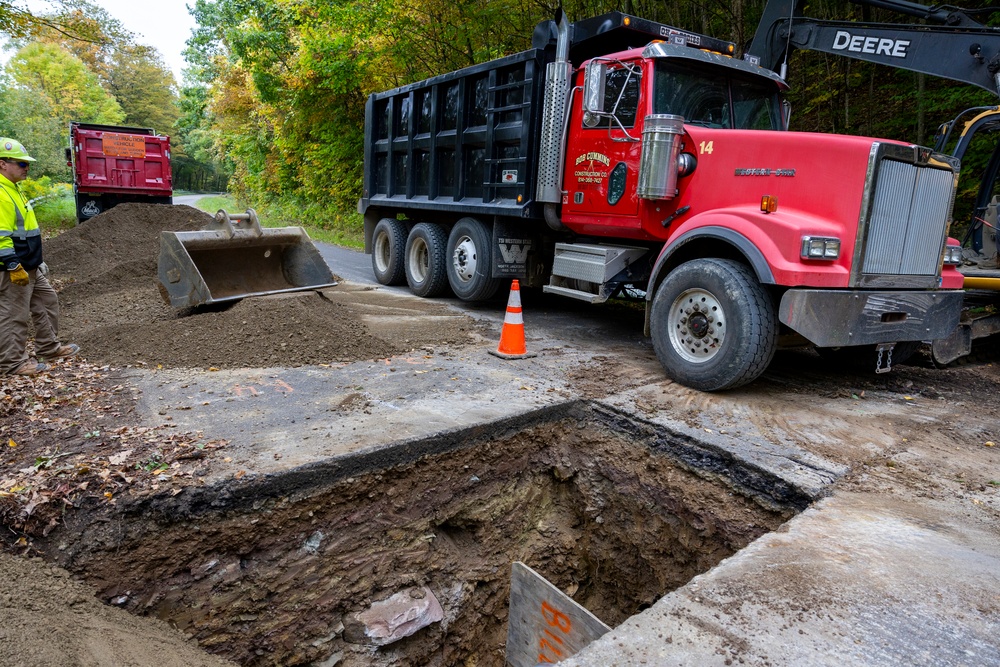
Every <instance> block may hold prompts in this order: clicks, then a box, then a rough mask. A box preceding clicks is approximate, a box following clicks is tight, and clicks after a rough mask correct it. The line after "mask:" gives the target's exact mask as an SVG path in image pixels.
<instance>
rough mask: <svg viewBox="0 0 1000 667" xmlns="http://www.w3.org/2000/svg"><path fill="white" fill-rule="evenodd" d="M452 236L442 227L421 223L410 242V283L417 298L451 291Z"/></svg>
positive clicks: (408, 271)
mask: <svg viewBox="0 0 1000 667" xmlns="http://www.w3.org/2000/svg"><path fill="white" fill-rule="evenodd" d="M447 250H448V235H447V234H446V233H445V231H444V229H443V228H442V227H441V226H440V225H435V224H432V223H429V222H421V223H420V224H417V225H414V227H413V229H411V230H410V235H409V237H408V238H407V239H406V253H405V262H404V264H405V268H406V282H407V284H409V286H410V291H412V292H413V293H414V294H416V295H417V296H423V297H431V296H440V295H441V294H443V293H444V291H445V290H446V289H447V288H448V268H447V266H446V261H445V260H446V254H447Z"/></svg>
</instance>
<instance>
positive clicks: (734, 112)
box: [562, 41, 787, 241]
mask: <svg viewBox="0 0 1000 667" xmlns="http://www.w3.org/2000/svg"><path fill="white" fill-rule="evenodd" d="M574 83H575V87H576V89H578V90H580V91H582V92H581V94H579V95H575V96H574V98H573V102H572V106H571V118H570V122H569V133H568V139H567V149H566V154H567V166H566V169H565V174H564V180H563V190H564V192H565V193H566V195H565V197H564V198H563V201H562V211H563V215H562V223H563V224H564V225H565V226H566V227H567V228H569V229H570V230H572V231H573V232H576V233H578V234H597V235H601V236H620V237H623V238H632V239H636V240H642V241H663V240H666V239H667V238H668V237H669V236H670V231H671V229H670V225H664V224H663V222H664V220H665V219H666V218H667V217H668V215H670V213H673V212H675V211H676V210H677V208H679V207H675V208H674V211H670V212H668V211H667V208H668V207H665V206H664V205H663V204H662V203H660V201H658V200H668V199H674V198H675V193H674V192H673V191H672V190H673V189H676V188H677V187H678V186H680V187H683V186H685V185H686V183H687V182H686V181H684V180H683V177H685V176H688V175H689V174H690V173H691V172H693V171H694V170H695V169H696V167H697V163H698V159H699V156H711V155H712V154H713V153H714V146H715V140H714V137H715V134H716V133H715V132H702V131H701V128H704V129H708V130H733V129H747V130H775V131H779V130H783V129H784V123H785V120H784V116H783V114H782V112H783V107H782V102H781V97H780V93H781V91H782V90H784V89H786V88H787V86H786V85H785V83H784V82H783V81H781V79H779V78H778V77H777V75H774V74H773V73H771V72H768V71H766V70H761V68H759V67H755V66H752V65H750V64H748V63H744V62H743V61H741V60H736V59H733V58H730V57H727V56H724V55H721V54H718V53H712V52H709V51H703V50H700V49H694V48H691V47H689V46H686V45H684V44H683V43H676V42H675V43H667V42H662V41H657V42H654V43H653V44H650V45H649V46H647V47H644V48H641V49H633V50H630V51H625V52H622V53H618V54H610V55H608V56H601V57H598V58H594V59H592V60H589V61H587V62H586V63H584V65H583V66H582V67H581V68H580V69H579V70H578V71H577V72H576V74H575V82H574ZM667 116H670V117H671V118H667ZM691 132H695V134H700V135H701V136H702V137H703V138H702V139H700V140H699V142H698V145H691V144H692V142H693V141H694V139H693V137H692V138H691V140H689V141H685V139H684V136H685V133H687V135H688V136H690V133H691ZM671 135H672V136H673V137H676V138H677V141H676V142H672V143H673V145H672V147H670V148H669V149H666V150H665V151H664V150H661V151H657V150H655V149H656V148H663V147H664V141H665V140H666V139H667V137H669V136H671ZM644 138H645V139H648V140H649V141H650V142H654V143H655V144H656V145H654V146H651V147H650V148H651V149H652V150H648V151H647V161H646V163H643V164H641V162H642V151H643V146H644V145H647V144H646V143H644ZM736 141H739V139H738V138H737V139H734V141H724V142H723V146H729V147H730V150H731V148H732V147H733V146H734V145H735V142H736ZM678 159H679V160H680V163H678ZM679 179H680V180H679ZM640 180H642V183H640ZM665 188H666V189H671V191H670V192H666V191H662V192H658V193H657V192H653V190H655V189H659V190H664V189H665ZM708 194H709V193H707V192H703V191H700V192H699V196H700V197H702V198H703V199H704V197H705V196H706V195H708ZM678 217H679V216H678Z"/></svg>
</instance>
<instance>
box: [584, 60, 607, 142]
mask: <svg viewBox="0 0 1000 667" xmlns="http://www.w3.org/2000/svg"><path fill="white" fill-rule="evenodd" d="M607 73H608V66H607V65H606V64H605V63H602V62H597V61H593V60H592V61H590V62H589V63H587V67H586V68H585V69H584V71H583V124H584V125H586V126H587V127H594V126H595V125H597V123H598V121H599V120H600V117H601V115H602V114H604V113H605V112H604V82H605V81H606V79H607Z"/></svg>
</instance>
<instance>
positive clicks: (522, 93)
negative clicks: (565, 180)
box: [358, 12, 734, 218]
mask: <svg viewBox="0 0 1000 667" xmlns="http://www.w3.org/2000/svg"><path fill="white" fill-rule="evenodd" d="M570 30H571V32H570V52H569V56H570V61H571V62H573V63H574V64H576V65H579V64H580V63H582V62H583V61H584V60H586V59H588V58H592V57H595V56H598V55H604V54H608V53H615V52H617V51H622V50H626V49H629V48H635V47H641V46H644V45H646V44H648V43H649V42H650V41H652V40H654V39H661V40H677V39H683V40H684V41H685V42H686V43H688V44H691V45H695V46H704V47H707V48H712V49H713V50H716V51H719V52H723V53H732V52H733V50H734V45H733V44H731V43H729V42H723V41H721V40H718V39H715V38H712V37H708V36H705V35H697V34H695V33H690V32H686V31H683V30H678V29H676V28H672V27H670V26H667V25H663V24H660V23H654V22H652V21H647V20H645V19H640V18H637V17H634V16H628V15H625V14H622V13H621V12H611V13H608V14H604V15H602V16H598V17H594V18H590V19H585V20H581V21H577V22H576V23H574V24H572V25H571V26H570ZM555 43H556V24H555V21H543V22H542V23H540V24H538V26H537V27H536V28H535V32H534V34H533V36H532V48H531V49H529V50H527V51H522V52H521V53H516V54H514V55H511V56H507V57H505V58H500V59H498V60H493V61H490V62H486V63H482V64H479V65H473V66H471V67H466V68H464V69H461V70H458V71H456V72H449V73H448V74H442V75H440V76H435V77H432V78H430V79H426V80H424V81H419V82H417V83H412V84H409V85H406V86H401V87H399V88H395V89H393V90H388V91H385V92H382V93H375V94H373V95H371V96H370V97H369V98H368V102H367V105H366V107H365V173H364V195H363V197H362V199H361V201H359V202H358V210H359V212H361V213H365V212H366V211H367V209H368V208H369V207H376V208H380V209H381V208H385V209H387V210H390V211H391V210H393V209H396V210H399V209H404V210H433V211H436V212H437V213H438V214H442V213H443V214H445V215H448V214H453V215H454V216H455V217H456V218H457V217H459V216H462V215H498V216H504V217H514V218H540V217H542V216H541V205H540V204H537V203H536V202H535V182H536V173H535V172H536V168H537V162H538V160H537V152H538V143H539V136H540V134H541V124H542V102H543V94H544V88H545V68H546V65H547V64H548V63H549V62H552V61H553V60H554V59H555Z"/></svg>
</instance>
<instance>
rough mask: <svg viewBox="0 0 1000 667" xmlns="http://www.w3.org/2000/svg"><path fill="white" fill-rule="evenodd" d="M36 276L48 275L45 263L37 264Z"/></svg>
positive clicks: (47, 266)
mask: <svg viewBox="0 0 1000 667" xmlns="http://www.w3.org/2000/svg"><path fill="white" fill-rule="evenodd" d="M36 275H39V276H48V275H49V265H48V264H46V263H45V262H42V263H41V264H39V265H38V268H37V269H36Z"/></svg>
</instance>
